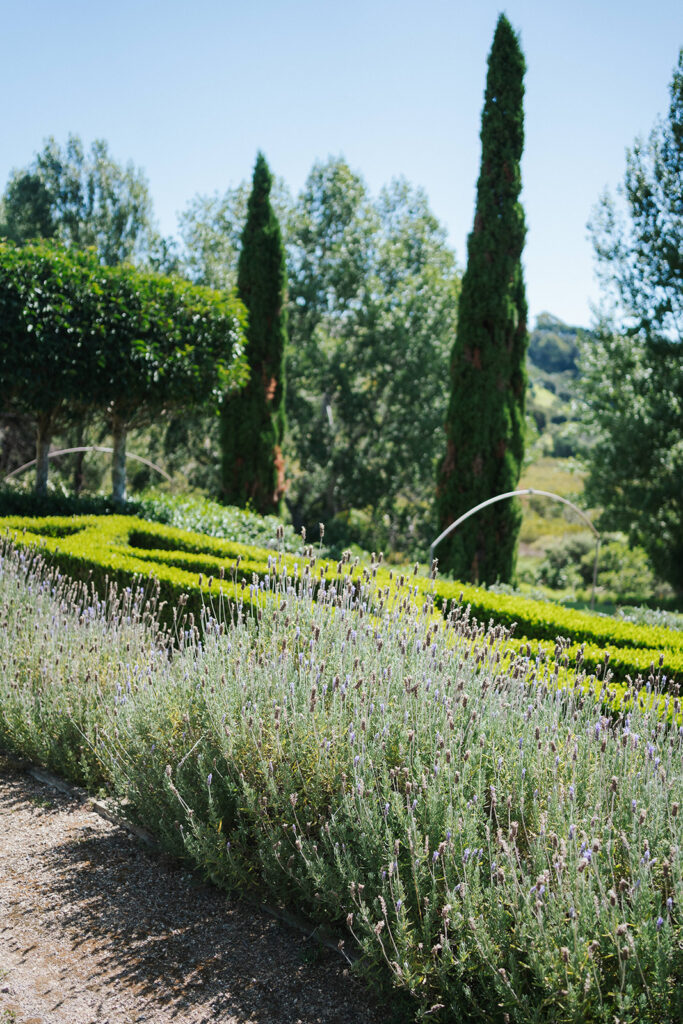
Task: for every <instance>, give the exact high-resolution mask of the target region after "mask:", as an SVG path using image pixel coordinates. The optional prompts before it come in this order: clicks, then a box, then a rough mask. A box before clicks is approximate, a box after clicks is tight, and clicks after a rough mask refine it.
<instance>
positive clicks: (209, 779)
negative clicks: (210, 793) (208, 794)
mask: <svg viewBox="0 0 683 1024" xmlns="http://www.w3.org/2000/svg"><path fill="white" fill-rule="evenodd" d="M212 779H213V775H212V773H211V772H209V774H208V775H207V776H206V784H207V786H210V785H211V780H212Z"/></svg>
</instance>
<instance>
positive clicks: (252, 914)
mask: <svg viewBox="0 0 683 1024" xmlns="http://www.w3.org/2000/svg"><path fill="white" fill-rule="evenodd" d="M384 1020H386V1018H385V1016H384V1015H383V1014H382V1012H381V1010H380V1009H378V1008H377V1007H376V1006H374V1005H372V1003H371V1002H370V1000H369V998H368V996H367V995H366V994H365V993H364V992H363V990H362V989H361V988H360V986H359V985H358V984H357V983H356V982H355V980H354V979H353V978H352V977H350V976H349V974H348V972H347V971H346V970H345V968H344V963H343V961H342V960H341V958H340V957H339V956H337V955H336V954H335V953H333V952H330V951H328V950H324V949H323V948H322V947H320V946H319V945H318V944H317V943H316V942H315V941H311V940H307V939H306V938H305V937H304V936H302V935H301V934H300V933H299V932H296V931H293V930H292V929H290V928H289V927H287V926H286V925H282V924H281V923H279V922H278V921H275V920H273V918H272V917H270V916H268V915H267V914H265V913H264V912H262V911H260V910H258V909H254V908H253V907H251V906H248V905H245V904H243V903H240V902H238V901H230V900H228V899H227V898H226V897H225V896H224V895H223V894H221V893H220V892H218V891H216V890H215V889H212V888H208V887H206V886H198V885H197V883H196V881H195V880H194V879H193V878H192V877H191V876H189V875H188V874H187V873H185V872H184V871H183V870H182V869H180V868H178V867H177V866H175V865H173V864H168V863H166V862H165V861H164V859H163V858H160V857H159V856H158V855H156V854H155V853H154V852H150V851H148V850H147V849H146V848H145V847H143V846H142V845H141V844H140V843H139V841H138V840H136V839H133V838H132V837H131V836H130V835H129V834H128V833H127V832H126V831H125V830H124V829H122V828H121V827H119V826H117V825H112V824H111V823H109V822H108V821H104V820H103V819H102V818H101V817H99V816H98V815H97V814H95V813H94V812H93V811H92V810H90V809H89V808H88V807H87V805H84V804H83V803H81V802H80V801H78V800H76V799H74V798H73V797H72V796H68V795H65V794H63V793H60V792H58V791H56V790H54V789H51V788H49V787H48V786H45V785H43V784H41V783H39V782H36V781H35V780H34V779H32V778H30V777H28V776H27V775H25V774H23V773H19V772H17V771H16V770H14V769H13V768H12V767H11V766H10V765H8V764H7V763H6V762H4V761H2V760H0V1024H10V1022H11V1024H14V1022H16V1024H132V1022H146V1024H171V1022H172V1024H204V1022H207V1024H208V1022H210V1021H211V1022H213V1021H221V1022H224V1024H233V1022H235V1024H237V1022H240V1024H247V1022H249V1024H380V1022H381V1021H384Z"/></svg>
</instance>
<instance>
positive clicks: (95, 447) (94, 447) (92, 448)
mask: <svg viewBox="0 0 683 1024" xmlns="http://www.w3.org/2000/svg"><path fill="white" fill-rule="evenodd" d="M113 451H114V449H113V448H104V447H102V445H99V444H90V445H81V446H79V447H78V448H60V449H59V450H58V451H56V452H48V453H47V457H48V459H55V458H57V456H58V455H74V454H75V453H76V452H107V453H108V454H109V455H111V454H112V453H113ZM126 458H127V459H135V460H136V461H137V462H144V464H145V466H149V467H150V469H155V470H156V471H157V473H161V475H162V476H163V477H166V479H167V480H169V481H170V482H171V483H173V478H172V477H170V476H169V475H168V473H167V472H166V471H165V470H164V469H162V468H161V466H157V465H156V463H154V462H150V460H149V459H145V458H144V457H143V456H142V455H135V454H134V453H133V452H126ZM37 461H38V460H37V459H31V461H30V462H25V463H24V465H23V466H19V468H18V469H13V470H12V472H11V473H8V474H7V476H6V477H5V480H10V479H11V478H12V477H13V476H18V475H19V473H23V472H24V470H25V469H30V468H31V466H35V464H36V462H37Z"/></svg>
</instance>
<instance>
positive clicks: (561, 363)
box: [527, 313, 590, 458]
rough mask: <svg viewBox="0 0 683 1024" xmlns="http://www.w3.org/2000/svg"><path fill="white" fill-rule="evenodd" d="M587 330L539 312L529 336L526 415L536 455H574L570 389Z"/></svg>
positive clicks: (575, 437) (574, 426)
mask: <svg viewBox="0 0 683 1024" xmlns="http://www.w3.org/2000/svg"><path fill="white" fill-rule="evenodd" d="M589 334H590V331H587V330H584V329H583V328H581V327H571V326H570V325H569V324H566V323H564V321H563V320H559V319H558V318H557V317H556V316H553V315H552V314H551V313H541V314H540V315H539V316H538V318H537V320H536V327H535V328H534V330H533V331H532V332H531V334H530V335H529V350H528V354H527V370H528V375H529V391H528V394H527V414H528V416H529V417H530V418H531V420H532V421H533V426H532V425H531V424H530V428H531V432H532V436H533V433H534V429H533V428H534V427H535V430H536V432H537V433H538V435H539V436H538V438H537V439H536V441H535V447H537V449H538V454H539V455H554V456H557V457H558V458H567V457H569V456H572V455H575V454H576V447H577V440H578V431H579V426H578V424H577V423H576V421H575V420H573V419H572V408H571V399H572V392H573V389H574V388H575V386H576V381H577V380H578V377H579V337H580V336H584V337H585V336H586V335H589Z"/></svg>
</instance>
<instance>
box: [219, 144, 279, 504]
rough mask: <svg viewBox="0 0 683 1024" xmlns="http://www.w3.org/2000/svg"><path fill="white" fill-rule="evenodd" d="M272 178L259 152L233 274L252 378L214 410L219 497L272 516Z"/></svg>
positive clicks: (275, 360) (275, 464)
mask: <svg viewBox="0 0 683 1024" xmlns="http://www.w3.org/2000/svg"><path fill="white" fill-rule="evenodd" d="M272 181H273V179H272V175H271V173H270V170H269V168H268V164H267V163H266V160H265V157H264V156H263V154H262V153H259V154H258V156H257V158H256V166H255V168H254V178H253V184H252V190H251V195H250V196H249V204H248V209H247V222H246V224H245V227H244V231H243V233H242V250H241V253H240V259H239V267H238V274H237V289H238V292H239V296H240V298H241V299H242V301H243V302H244V305H245V306H246V309H247V314H248V327H247V358H248V360H249V367H250V370H251V377H250V380H249V383H248V384H247V386H246V387H245V388H244V389H243V390H242V391H240V392H239V393H238V394H234V395H228V396H227V397H226V399H225V401H224V402H223V406H222V410H221V448H222V477H223V486H222V498H223V500H224V501H225V502H226V503H228V504H233V505H240V506H245V505H247V504H248V503H251V504H252V505H253V507H254V509H255V510H256V511H257V512H260V513H261V514H268V513H275V514H277V513H279V512H280V511H281V507H282V498H283V495H284V491H285V476H284V460H283V457H282V447H281V446H282V440H283V437H284V432H285V405H284V395H285V368H284V353H285V345H286V342H287V319H286V310H285V301H286V289H287V272H286V268H285V253H284V248H283V245H282V238H281V235H280V225H279V223H278V219H277V217H276V215H275V213H274V211H273V208H272V206H271V203H270V189H271V185H272Z"/></svg>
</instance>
